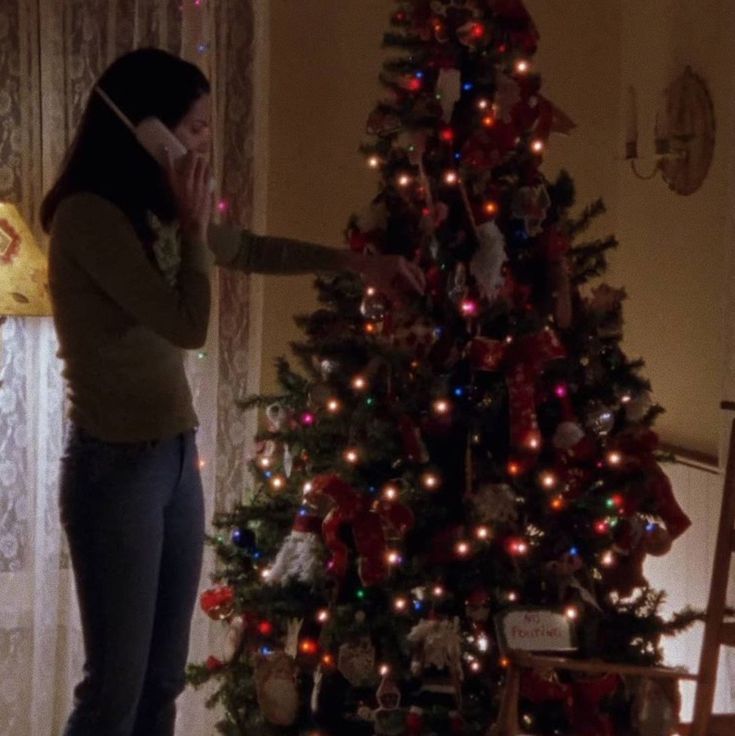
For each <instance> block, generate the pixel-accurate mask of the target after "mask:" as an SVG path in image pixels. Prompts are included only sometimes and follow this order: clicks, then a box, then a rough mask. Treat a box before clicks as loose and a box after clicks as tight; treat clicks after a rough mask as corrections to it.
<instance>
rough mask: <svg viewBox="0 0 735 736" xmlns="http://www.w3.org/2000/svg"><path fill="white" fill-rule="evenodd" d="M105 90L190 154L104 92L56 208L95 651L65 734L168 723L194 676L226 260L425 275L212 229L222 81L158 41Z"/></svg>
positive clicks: (109, 79) (80, 564)
mask: <svg viewBox="0 0 735 736" xmlns="http://www.w3.org/2000/svg"><path fill="white" fill-rule="evenodd" d="M96 87H97V88H99V89H101V90H102V91H103V92H104V93H105V95H106V96H107V97H108V98H109V100H113V101H114V104H115V105H117V106H118V107H119V108H120V109H121V110H122V111H123V112H124V114H125V115H126V116H127V117H128V118H129V119H130V120H131V121H132V123H133V125H137V124H138V123H139V122H140V121H141V120H142V119H144V118H146V117H149V116H155V117H157V118H159V119H160V120H161V121H162V122H163V123H164V124H165V125H167V126H168V127H169V128H170V129H171V130H172V131H173V132H174V134H175V135H176V136H177V137H178V138H179V140H180V141H181V142H182V143H183V144H184V145H185V147H186V148H187V149H188V154H187V155H186V157H185V158H184V159H183V160H182V161H181V162H180V165H177V166H172V165H171V164H170V159H169V166H167V167H166V170H164V169H162V168H161V167H160V166H159V165H158V164H157V163H156V162H155V160H154V159H153V158H152V157H151V156H150V155H149V154H148V153H147V152H146V150H145V149H144V148H143V147H142V146H140V144H139V143H138V142H137V141H136V139H135V137H134V135H133V134H132V132H131V131H130V130H129V129H128V128H127V127H126V126H125V125H124V124H123V123H122V122H121V120H120V118H119V117H118V116H117V115H116V114H115V112H113V110H112V109H111V107H110V105H109V103H108V101H106V100H105V99H104V95H102V94H99V93H95V92H94V91H93V93H92V94H91V95H90V99H89V101H88V103H87V108H86V110H85V112H84V115H83V118H82V121H81V123H80V126H79V129H78V131H77V134H76V137H75V139H74V141H73V143H72V145H71V147H70V149H69V151H68V153H67V155H66V158H65V161H64V163H63V165H62V168H61V173H60V175H59V177H58V180H57V181H56V183H55V184H54V186H53V187H52V188H51V190H50V191H49V192H48V193H47V195H46V198H45V199H44V202H43V206H42V211H41V219H42V223H43V226H44V228H45V229H46V230H47V231H49V232H50V234H51V240H50V251H49V284H50V290H51V297H52V302H53V308H54V322H55V325H56V330H57V334H58V338H59V343H60V357H62V358H63V360H64V376H65V379H66V381H67V385H68V391H69V400H70V419H71V427H70V433H69V437H68V440H67V446H66V452H65V455H64V457H63V460H62V474H61V488H60V506H61V518H62V523H63V526H64V529H65V532H66V534H67V537H68V540H69V547H70V550H71V558H72V564H73V567H74V574H75V580H76V584H77V593H78V598H79V606H80V612H81V619H82V626H83V633H84V644H85V654H86V659H85V665H84V678H83V680H82V681H81V683H80V684H79V685H78V686H77V687H76V689H75V706H74V709H73V712H72V714H71V715H70V717H69V720H68V723H67V726H66V730H65V732H64V733H65V736H163V735H164V734H166V735H170V734H173V729H174V720H175V706H174V701H175V699H176V697H177V695H178V694H179V693H180V692H181V691H182V689H183V688H184V668H185V664H186V659H187V649H188V637H189V626H190V621H191V615H192V611H193V608H194V602H195V599H196V592H197V587H198V581H199V575H200V567H201V555H202V542H203V535H204V532H203V527H204V520H203V503H202V489H201V481H200V477H199V470H198V461H197V451H196V445H195V431H196V427H197V417H196V415H195V413H194V410H193V408H192V400H191V393H190V390H189V386H188V384H187V380H186V376H185V374H184V368H183V360H182V349H192V348H197V347H199V346H201V345H202V344H203V343H204V340H205V337H206V330H207V322H208V318H209V302H210V289H209V276H208V270H209V266H210V263H209V261H210V256H213V258H214V260H215V261H216V262H217V263H218V264H219V265H223V266H226V267H231V268H236V269H240V270H243V271H255V272H278V273H298V272H305V271H311V270H336V269H343V268H348V269H352V270H355V271H358V272H360V273H362V274H363V276H364V277H365V278H367V279H369V280H370V281H371V282H372V283H375V285H376V286H378V287H384V288H389V287H390V285H391V283H393V281H394V278H396V277H397V278H399V279H400V278H403V279H404V280H405V281H407V282H408V283H409V284H413V285H414V286H415V287H417V288H420V287H421V276H420V272H419V271H418V269H416V268H415V267H413V266H412V265H410V264H408V263H407V262H406V261H404V260H403V259H400V258H397V257H377V256H373V257H369V256H360V255H356V254H353V253H348V252H344V251H337V250H333V249H331V248H325V247H321V246H316V245H311V244H306V243H300V242H298V241H291V240H285V239H279V238H268V237H258V236H254V235H252V234H251V233H248V232H245V231H229V232H228V231H226V230H224V229H222V228H213V229H212V233H211V237H210V238H209V242H208V237H207V236H208V235H209V234H210V233H208V229H209V219H210V213H211V206H212V196H211V194H210V192H209V179H210V175H209V165H208V162H207V155H208V151H209V146H210V128H209V84H208V82H207V79H206V78H205V77H204V76H203V75H202V73H201V72H200V71H199V70H198V69H197V68H196V67H195V66H194V65H192V64H189V63H187V62H184V61H182V60H181V59H178V58H177V57H175V56H172V55H170V54H168V53H166V52H163V51H160V50H157V49H141V50H137V51H134V52H132V53H129V54H126V55H124V56H122V57H121V58H119V59H117V60H116V61H115V62H114V63H113V64H112V65H111V66H110V67H109V68H108V69H107V70H106V71H105V72H104V73H103V74H102V76H101V77H100V79H99V80H98V82H97V85H96ZM177 233H178V235H177ZM207 245H209V248H210V249H211V254H210V253H208V249H207Z"/></svg>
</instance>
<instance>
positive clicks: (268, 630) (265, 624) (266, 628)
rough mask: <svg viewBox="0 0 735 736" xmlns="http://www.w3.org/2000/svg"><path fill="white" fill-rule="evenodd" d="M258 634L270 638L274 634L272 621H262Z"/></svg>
mask: <svg viewBox="0 0 735 736" xmlns="http://www.w3.org/2000/svg"><path fill="white" fill-rule="evenodd" d="M258 632H259V633H260V634H261V636H270V635H271V634H272V633H273V624H272V623H271V622H270V621H261V622H260V623H259V624H258Z"/></svg>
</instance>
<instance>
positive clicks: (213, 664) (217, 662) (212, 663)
mask: <svg viewBox="0 0 735 736" xmlns="http://www.w3.org/2000/svg"><path fill="white" fill-rule="evenodd" d="M204 666H205V667H206V668H207V669H208V670H209V671H210V672H216V671H217V670H221V669H222V668H223V667H224V666H225V664H224V662H223V661H222V660H221V659H217V657H212V656H209V657H207V661H206V662H205V664H204Z"/></svg>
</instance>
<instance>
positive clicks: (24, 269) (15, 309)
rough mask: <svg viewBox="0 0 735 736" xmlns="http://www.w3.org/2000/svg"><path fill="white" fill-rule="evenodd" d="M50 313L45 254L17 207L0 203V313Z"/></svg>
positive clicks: (35, 314)
mask: <svg viewBox="0 0 735 736" xmlns="http://www.w3.org/2000/svg"><path fill="white" fill-rule="evenodd" d="M50 314H51V302H50V300H49V293H48V269H47V265H46V257H45V256H44V254H43V252H42V251H41V249H40V248H39V247H38V245H37V243H36V240H35V238H34V237H33V234H32V233H31V231H30V229H29V228H28V226H27V225H26V224H25V222H24V221H23V218H22V217H21V216H20V214H19V213H18V210H17V209H16V208H15V207H14V206H13V205H12V204H7V203H0V315H24V316H43V315H50Z"/></svg>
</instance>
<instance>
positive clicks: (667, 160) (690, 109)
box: [625, 66, 715, 195]
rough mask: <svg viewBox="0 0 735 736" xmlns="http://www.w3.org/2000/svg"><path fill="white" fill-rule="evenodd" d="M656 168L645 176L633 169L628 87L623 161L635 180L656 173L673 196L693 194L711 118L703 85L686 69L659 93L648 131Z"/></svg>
mask: <svg viewBox="0 0 735 736" xmlns="http://www.w3.org/2000/svg"><path fill="white" fill-rule="evenodd" d="M654 146H655V155H656V164H655V166H654V168H653V171H652V172H651V173H650V174H646V175H644V174H641V173H640V171H639V170H638V166H637V163H638V103H637V97H636V91H635V89H634V88H633V87H629V88H628V105H627V110H626V125H625V158H626V160H628V161H630V167H631V169H632V171H633V173H634V174H635V175H636V176H637V177H638V178H639V179H644V180H647V179H653V177H654V176H656V174H658V173H659V172H660V173H661V176H662V177H663V179H664V181H665V182H666V183H667V184H668V185H669V188H670V189H671V190H673V191H674V192H676V193H677V194H682V195H688V194H693V193H694V192H696V191H697V190H698V189H699V187H701V186H702V183H703V182H704V180H705V179H706V177H707V173H708V171H709V167H710V164H711V163H712V156H713V153H714V147H715V115H714V107H713V105H712V98H711V96H710V93H709V90H708V89H707V85H706V84H705V83H704V81H703V80H702V79H701V77H699V76H698V75H696V74H695V73H694V72H693V71H692V69H691V67H689V66H688V67H687V68H686V69H685V70H684V72H683V74H681V76H679V77H677V79H675V80H674V81H673V82H672V83H671V84H670V85H669V86H668V87H667V88H666V89H665V90H664V92H663V95H662V97H661V102H660V103H659V108H658V110H657V111H656V125H655V129H654Z"/></svg>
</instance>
